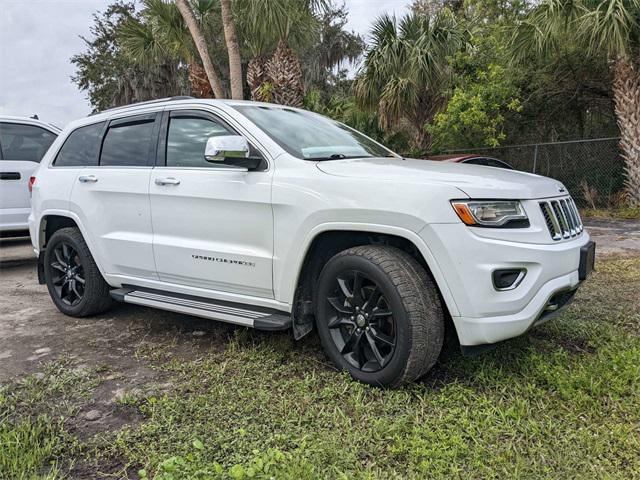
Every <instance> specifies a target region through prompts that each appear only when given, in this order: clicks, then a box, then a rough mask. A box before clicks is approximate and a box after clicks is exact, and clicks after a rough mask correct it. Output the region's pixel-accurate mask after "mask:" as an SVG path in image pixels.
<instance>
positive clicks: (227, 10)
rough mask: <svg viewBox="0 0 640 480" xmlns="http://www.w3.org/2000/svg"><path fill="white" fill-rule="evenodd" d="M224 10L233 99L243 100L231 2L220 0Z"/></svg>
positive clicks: (223, 16)
mask: <svg viewBox="0 0 640 480" xmlns="http://www.w3.org/2000/svg"><path fill="white" fill-rule="evenodd" d="M220 7H221V10H222V26H223V28H224V38H225V41H226V43H227V52H228V54H229V76H230V78H231V98H233V99H235V100H242V99H243V98H244V95H243V92H242V90H243V89H242V58H241V57H240V47H239V46H238V39H237V37H236V25H235V22H234V20H233V12H232V11H231V2H230V1H229V0H220Z"/></svg>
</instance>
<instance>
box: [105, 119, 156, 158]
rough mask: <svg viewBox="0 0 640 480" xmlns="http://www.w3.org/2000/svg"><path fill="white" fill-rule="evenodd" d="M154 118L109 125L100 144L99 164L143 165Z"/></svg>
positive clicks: (147, 151) (149, 142)
mask: <svg viewBox="0 0 640 480" xmlns="http://www.w3.org/2000/svg"><path fill="white" fill-rule="evenodd" d="M153 127H154V120H153V118H151V119H145V120H142V121H138V122H135V123H119V124H116V125H111V126H110V127H109V130H107V134H106V136H105V138H104V142H103V144H102V153H101V154H100V166H118V167H144V166H147V165H149V153H150V151H151V147H152V143H153V140H154V135H153Z"/></svg>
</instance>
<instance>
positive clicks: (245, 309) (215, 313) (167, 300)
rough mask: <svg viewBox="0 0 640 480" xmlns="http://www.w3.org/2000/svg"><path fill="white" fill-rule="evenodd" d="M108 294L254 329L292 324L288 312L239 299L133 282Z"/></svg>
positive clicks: (136, 302)
mask: <svg viewBox="0 0 640 480" xmlns="http://www.w3.org/2000/svg"><path fill="white" fill-rule="evenodd" d="M110 294H111V297H112V298H113V299H114V300H117V301H119V302H125V303H133V304H136V305H144V306H147V307H154V308H159V309H161V310H169V311H171V312H178V313H184V314H187V315H194V316H196V317H202V318H209V319H212V320H220V321H222V322H229V323H235V324H238V325H244V326H245V327H253V328H256V329H258V330H272V331H273V330H287V329H288V328H290V327H291V325H292V321H291V316H290V315H287V314H286V313H284V312H279V311H277V310H272V309H269V308H262V307H255V306H251V305H244V304H240V303H232V302H224V301H222V300H212V299H210V298H204V297H196V296H193V295H182V294H180V293H173V292H165V291H162V290H152V289H149V288H141V287H134V286H124V287H123V288H118V289H117V290H111V292H110Z"/></svg>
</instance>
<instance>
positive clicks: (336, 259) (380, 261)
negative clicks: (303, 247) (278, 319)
mask: <svg viewBox="0 0 640 480" xmlns="http://www.w3.org/2000/svg"><path fill="white" fill-rule="evenodd" d="M314 307H315V324H316V327H317V329H318V336H319V337H320V341H321V342H322V347H323V348H324V351H325V353H326V354H327V356H328V357H329V359H330V360H331V362H332V363H333V364H334V365H336V366H337V367H338V368H339V369H341V370H346V371H348V372H349V374H350V375H351V376H352V377H353V378H354V379H356V380H358V381H360V382H363V383H367V384H369V385H377V386H382V387H392V388H393V387H398V386H400V385H402V384H405V383H408V382H411V381H413V380H415V379H417V378H419V377H421V376H422V375H424V374H425V373H426V372H428V371H429V369H430V368H431V367H432V366H433V365H434V364H435V362H436V360H437V359H438V356H439V354H440V350H441V349H442V341H443V336H444V315H443V312H442V307H441V304H440V298H439V295H438V291H437V288H436V287H435V284H434V283H433V282H432V281H431V279H430V278H429V275H428V274H427V271H426V270H425V269H424V268H423V267H422V265H420V263H419V262H418V261H417V260H416V259H415V258H413V257H412V256H411V255H410V254H409V253H407V252H405V251H403V250H400V249H398V248H394V247H391V246H387V245H362V246H357V247H351V248H349V249H346V250H343V251H342V252H339V253H337V254H335V255H334V256H333V257H331V258H330V259H329V260H328V261H327V262H326V264H325V265H324V267H323V268H322V271H321V272H320V276H319V277H318V281H317V284H316V287H315V297H314Z"/></svg>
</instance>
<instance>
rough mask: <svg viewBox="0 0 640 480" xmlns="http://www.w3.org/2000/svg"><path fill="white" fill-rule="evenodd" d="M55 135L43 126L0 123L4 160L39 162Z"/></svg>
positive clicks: (0, 141) (0, 142)
mask: <svg viewBox="0 0 640 480" xmlns="http://www.w3.org/2000/svg"><path fill="white" fill-rule="evenodd" d="M56 137H57V135H56V134H55V133H51V132H50V131H49V130H45V129H44V128H40V127H36V126H34V125H23V124H20V123H0V145H1V146H2V158H3V159H4V160H22V161H29V162H40V160H42V157H44V154H45V153H47V150H48V149H49V147H50V146H51V144H52V143H53V141H54V140H55V139H56Z"/></svg>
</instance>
